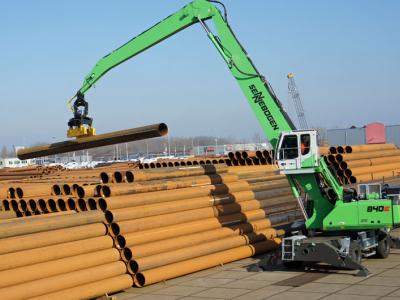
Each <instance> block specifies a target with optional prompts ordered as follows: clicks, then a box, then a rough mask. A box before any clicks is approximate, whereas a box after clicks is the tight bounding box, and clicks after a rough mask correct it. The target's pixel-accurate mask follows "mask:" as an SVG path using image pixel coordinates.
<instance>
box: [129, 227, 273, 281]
mask: <svg viewBox="0 0 400 300" xmlns="http://www.w3.org/2000/svg"><path fill="white" fill-rule="evenodd" d="M275 237H276V230H275V229H271V228H269V229H264V230H261V231H259V232H250V233H247V234H245V235H239V236H232V237H227V238H224V239H220V240H216V241H211V242H208V243H203V244H199V245H194V246H190V247H186V248H181V249H176V250H173V251H169V252H164V253H158V254H156V255H151V256H147V257H141V258H138V259H133V260H131V261H130V262H129V264H128V270H129V272H130V273H131V274H136V273H138V272H142V271H144V270H148V269H153V268H157V267H160V266H164V265H167V264H172V263H176V262H179V261H184V260H187V259H191V258H194V257H199V256H203V255H207V254H211V253H216V252H220V251H223V250H228V249H232V248H236V247H240V246H244V245H248V244H253V243H256V242H261V241H264V240H268V239H271V238H275Z"/></svg>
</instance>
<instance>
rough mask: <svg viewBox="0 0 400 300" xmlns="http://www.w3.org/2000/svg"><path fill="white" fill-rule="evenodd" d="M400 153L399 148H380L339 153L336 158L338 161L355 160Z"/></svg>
mask: <svg viewBox="0 0 400 300" xmlns="http://www.w3.org/2000/svg"><path fill="white" fill-rule="evenodd" d="M398 155H400V150H399V149H393V150H390V149H389V150H379V151H367V152H357V153H351V154H338V155H336V157H335V159H336V162H337V163H341V162H342V161H343V160H344V161H353V160H359V159H370V158H376V157H388V156H398Z"/></svg>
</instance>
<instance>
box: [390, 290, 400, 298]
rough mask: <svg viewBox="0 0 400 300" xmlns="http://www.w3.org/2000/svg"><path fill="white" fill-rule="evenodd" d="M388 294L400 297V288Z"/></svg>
mask: <svg viewBox="0 0 400 300" xmlns="http://www.w3.org/2000/svg"><path fill="white" fill-rule="evenodd" d="M388 296H389V297H398V298H400V288H399V289H398V290H395V291H394V292H392V293H390V294H389V295H388Z"/></svg>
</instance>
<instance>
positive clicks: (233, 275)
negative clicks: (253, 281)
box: [208, 271, 253, 279]
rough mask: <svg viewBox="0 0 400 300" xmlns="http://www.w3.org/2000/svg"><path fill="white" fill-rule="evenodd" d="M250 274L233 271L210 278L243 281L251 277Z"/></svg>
mask: <svg viewBox="0 0 400 300" xmlns="http://www.w3.org/2000/svg"><path fill="white" fill-rule="evenodd" d="M252 275H253V273H251V272H235V271H222V272H216V273H214V274H211V275H210V276H208V277H210V278H232V279H244V278H246V277H250V276H252Z"/></svg>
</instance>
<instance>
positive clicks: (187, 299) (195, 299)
mask: <svg viewBox="0 0 400 300" xmlns="http://www.w3.org/2000/svg"><path fill="white" fill-rule="evenodd" d="M204 299H205V298H203V297H194V296H189V297H182V298H179V300H204ZM117 300H119V299H117ZM155 300H157V299H155ZM207 300H221V299H219V298H207Z"/></svg>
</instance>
